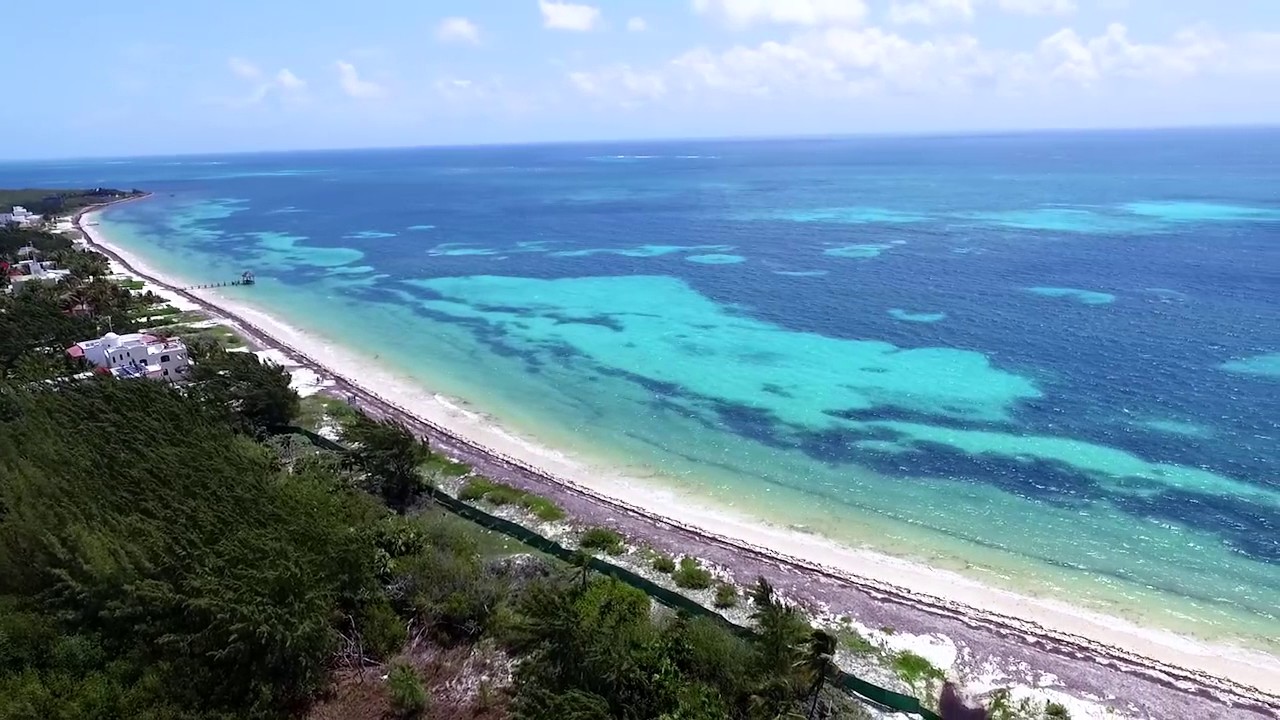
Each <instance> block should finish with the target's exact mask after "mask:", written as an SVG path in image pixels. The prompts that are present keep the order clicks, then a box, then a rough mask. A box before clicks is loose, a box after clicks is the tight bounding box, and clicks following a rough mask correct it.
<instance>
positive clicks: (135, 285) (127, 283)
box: [116, 279, 146, 291]
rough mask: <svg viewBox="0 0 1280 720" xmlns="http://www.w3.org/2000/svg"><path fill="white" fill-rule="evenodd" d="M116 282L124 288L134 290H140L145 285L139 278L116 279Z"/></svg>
mask: <svg viewBox="0 0 1280 720" xmlns="http://www.w3.org/2000/svg"><path fill="white" fill-rule="evenodd" d="M116 284H117V285H119V286H120V287H122V288H124V289H125V290H134V291H137V290H141V289H142V288H143V287H144V286H145V285H146V283H144V282H142V281H141V280H132V279H130V280H125V279H121V280H116Z"/></svg>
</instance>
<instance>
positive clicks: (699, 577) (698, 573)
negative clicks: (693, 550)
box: [671, 555, 711, 590]
mask: <svg viewBox="0 0 1280 720" xmlns="http://www.w3.org/2000/svg"><path fill="white" fill-rule="evenodd" d="M671 577H672V578H673V579H674V580H675V581H676V587H682V588H687V589H689V590H705V589H707V588H709V587H711V573H710V572H709V571H708V570H707V569H706V568H703V567H702V566H701V565H699V564H698V561H697V560H696V559H694V558H691V557H689V556H687V555H686V556H685V557H682V558H680V568H679V569H678V570H676V571H675V574H673V575H672V576H671Z"/></svg>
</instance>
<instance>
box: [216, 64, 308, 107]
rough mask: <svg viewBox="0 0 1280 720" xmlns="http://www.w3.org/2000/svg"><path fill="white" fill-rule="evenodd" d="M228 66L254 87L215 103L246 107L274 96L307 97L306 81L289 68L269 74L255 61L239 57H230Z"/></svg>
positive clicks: (284, 97)
mask: <svg viewBox="0 0 1280 720" xmlns="http://www.w3.org/2000/svg"><path fill="white" fill-rule="evenodd" d="M227 66H228V67H229V68H230V69H231V72H232V74H234V75H235V76H236V77H238V78H240V79H241V80H244V81H245V82H246V83H252V86H253V87H252V89H250V90H249V91H248V92H247V93H246V94H245V95H241V96H239V97H233V98H222V99H217V100H214V101H213V102H215V103H218V104H222V105H227V106H229V107H245V106H247V105H257V104H258V103H261V102H263V101H264V100H266V99H267V98H268V97H272V96H275V97H278V98H281V99H284V100H298V99H302V98H304V97H305V91H306V89H307V83H306V81H304V80H303V79H302V78H300V77H298V76H297V75H295V74H293V71H292V70H290V69H288V68H281V69H280V70H278V71H276V73H275V74H274V75H271V76H267V74H266V73H264V72H263V71H262V69H261V68H259V67H258V66H257V65H255V64H254V63H252V62H250V61H248V60H245V59H244V58H238V57H233V58H230V59H229V60H228V61H227Z"/></svg>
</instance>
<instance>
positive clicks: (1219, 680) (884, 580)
mask: <svg viewBox="0 0 1280 720" xmlns="http://www.w3.org/2000/svg"><path fill="white" fill-rule="evenodd" d="M145 197H149V196H144V197H142V198H131V199H129V200H125V201H122V202H132V201H135V200H140V199H145ZM109 206H110V204H108V205H105V206H96V207H92V208H87V209H85V210H84V211H82V212H80V213H78V214H77V215H76V216H75V217H74V219H73V225H74V227H75V228H76V229H78V230H80V231H81V232H82V234H83V235H84V236H85V238H86V241H87V242H89V243H90V244H91V246H93V247H94V248H95V249H97V250H99V251H102V252H103V253H104V254H106V255H108V256H109V257H112V258H113V259H114V260H116V261H117V262H118V263H120V264H121V265H123V266H124V267H125V268H126V269H127V270H128V271H129V272H130V273H132V274H135V275H137V276H139V277H141V278H143V279H145V280H147V281H149V282H151V283H153V284H155V285H157V286H160V287H163V288H166V289H167V290H169V291H170V292H173V293H176V294H177V295H179V296H181V297H183V298H185V299H186V300H187V301H190V302H191V303H193V304H195V305H198V306H199V307H200V308H201V309H202V310H204V311H205V312H207V313H210V314H211V315H214V316H217V317H225V318H227V319H228V320H230V321H231V322H232V323H233V324H234V325H235V327H236V328H237V329H238V330H240V331H242V332H243V333H244V334H246V335H247V336H248V337H249V338H250V339H251V340H252V341H253V342H255V343H257V344H260V345H261V346H262V347H266V348H278V349H280V350H282V351H284V352H286V353H287V354H289V355H290V356H292V357H293V358H294V359H295V360H296V361H297V362H298V363H299V365H301V366H303V367H306V368H309V369H310V370H312V371H313V372H316V373H318V374H320V375H321V376H323V377H325V378H329V379H332V380H333V381H334V385H333V386H332V387H331V388H330V390H329V391H330V392H332V393H333V394H335V395H337V396H339V397H341V398H343V399H345V400H348V401H352V400H354V401H355V402H354V404H357V405H358V406H360V407H361V408H362V409H365V410H366V411H367V412H370V413H371V414H376V415H382V416H387V417H392V418H395V419H398V420H400V421H402V422H405V423H406V424H407V425H409V426H410V427H411V428H413V429H415V430H416V431H418V432H420V433H422V434H424V435H426V436H428V437H429V438H430V439H431V441H432V445H433V446H434V447H437V448H440V449H442V450H444V451H445V452H446V454H450V455H455V456H457V457H458V458H459V459H463V460H465V461H468V462H471V464H473V465H475V466H476V467H477V469H478V470H480V471H482V472H485V474H489V475H492V476H494V477H495V479H498V480H501V481H504V482H511V483H512V484H516V485H522V486H524V487H526V488H527V489H530V490H534V491H535V492H543V493H545V494H549V495H551V496H553V498H557V499H563V498H569V499H570V500H571V502H567V503H566V504H567V505H571V506H578V507H582V508H585V510H584V511H583V512H584V513H585V514H586V515H587V516H588V517H601V516H602V517H604V518H607V519H610V520H613V521H614V522H615V524H616V523H617V522H618V521H619V520H624V521H625V523H629V524H630V525H631V526H632V527H634V528H636V530H633V531H632V532H633V533H635V534H638V535H639V536H641V537H644V536H645V535H646V529H647V534H649V535H652V534H654V533H657V534H659V535H662V534H664V533H665V534H667V535H669V536H671V538H675V539H676V540H673V541H672V542H670V543H668V544H673V545H674V546H675V548H676V550H677V551H683V552H689V553H691V554H695V555H698V556H699V557H708V556H710V559H716V557H717V556H719V557H725V558H727V560H726V561H725V562H723V563H722V564H724V565H726V566H729V567H731V568H734V569H735V570H737V569H738V568H740V567H742V566H744V565H745V566H751V567H763V568H770V569H771V574H773V575H774V576H780V577H781V578H782V583H781V584H780V588H784V589H786V590H787V591H788V592H791V591H792V590H793V589H795V592H794V594H795V595H797V596H799V597H805V598H808V599H811V600H815V601H816V602H817V603H819V604H826V605H827V606H830V607H832V608H836V605H837V604H842V605H843V606H844V607H841V608H838V609H837V610H838V612H837V613H836V614H841V613H843V612H844V610H845V609H847V608H848V607H849V606H854V607H860V609H859V611H858V612H857V613H855V614H854V616H855V617H856V618H857V619H858V620H859V621H861V622H866V621H865V620H864V617H868V618H869V617H882V616H885V615H894V616H895V617H899V618H906V619H904V620H900V621H899V624H890V625H891V626H894V627H900V628H902V629H904V630H908V631H910V632H917V631H918V630H920V629H924V630H926V631H927V630H929V629H930V628H934V627H940V626H945V627H948V628H960V629H959V630H956V629H951V630H949V631H948V632H946V633H944V632H941V631H940V632H939V633H938V634H941V635H944V636H945V637H949V638H950V637H956V636H957V635H958V636H959V637H958V638H956V639H958V640H960V641H963V642H965V644H966V647H970V648H972V647H975V646H976V647H982V646H984V645H987V646H990V647H993V648H997V649H1002V648H1003V646H1004V645H1006V644H1010V645H1012V644H1015V643H1016V644H1018V645H1021V646H1023V649H1026V650H1027V651H1028V652H1030V651H1034V652H1035V653H1037V654H1039V655H1040V657H1039V658H1038V659H1039V661H1040V662H1041V663H1044V660H1045V658H1049V657H1056V658H1058V659H1059V660H1062V659H1066V661H1067V662H1066V666H1067V667H1068V670H1070V666H1071V665H1072V664H1075V665H1081V664H1082V663H1085V662H1087V663H1090V664H1092V665H1099V666H1103V667H1106V668H1107V670H1108V672H1109V673H1113V674H1122V675H1129V676H1133V677H1135V678H1140V679H1141V680H1142V681H1143V682H1146V683H1152V684H1155V685H1158V686H1160V687H1163V688H1165V689H1166V690H1165V691H1166V692H1168V691H1169V690H1170V689H1174V688H1176V689H1178V690H1181V691H1182V692H1183V693H1186V694H1187V695H1188V696H1189V697H1193V698H1194V697H1199V698H1215V697H1217V698H1219V700H1220V701H1225V702H1227V703H1229V704H1232V705H1236V706H1238V707H1239V706H1244V707H1248V706H1252V708H1253V709H1254V711H1256V710H1262V711H1263V712H1266V711H1267V710H1272V711H1274V710H1275V709H1277V708H1280V659H1277V658H1276V657H1274V656H1272V655H1269V654H1267V653H1263V652H1260V651H1252V650H1245V649H1240V648H1234V647H1231V646H1225V645H1218V644H1212V643H1207V642H1202V641H1199V640H1195V639H1191V638H1187V637H1184V636H1180V635H1177V634H1174V633H1172V632H1166V631H1159V630H1148V629H1144V628H1142V627H1139V626H1137V625H1134V624H1132V623H1129V622H1128V621H1125V620H1121V619H1119V618H1113V617H1110V616H1106V615H1103V614H1100V613H1096V612H1091V611H1088V610H1083V609H1080V608H1075V607H1072V606H1070V605H1069V604H1067V603H1063V602H1059V601H1056V600H1050V599H1044V598H1034V597H1029V596H1024V595H1019V594H1017V593H1014V592H1012V591H1007V590H1003V589H999V588H993V587H990V586H986V585H983V584H982V583H980V582H978V581H977V580H974V579H972V578H969V577H967V576H963V575H960V574H957V573H954V572H951V571H944V570H938V569H935V568H931V567H928V566H926V565H923V564H921V563H916V562H912V561H909V560H904V559H899V558H895V557H891V556H888V555H882V554H880V553H876V552H873V551H871V550H867V549H859V548H852V547H847V546H842V545H839V544H837V543H835V542H832V541H828V540H825V539H823V538H820V537H817V536H813V535H806V534H802V533H799V532H796V531H793V530H788V529H784V528H778V527H774V526H770V525H768V524H767V523H763V522H761V521H758V520H755V519H753V518H749V517H746V516H742V515H734V514H730V513H728V512H722V511H719V510H713V509H710V508H705V507H698V506H696V505H695V504H691V503H681V502H680V499H681V498H680V497H679V495H678V494H677V493H675V492H674V491H672V490H670V489H668V488H662V487H657V486H654V485H648V484H646V483H645V482H644V481H642V480H638V479H635V478H628V477H622V476H618V475H616V474H612V473H603V474H602V473H599V472H598V468H591V467H587V466H585V465H583V464H581V463H578V462H575V461H574V460H572V459H570V458H566V457H564V456H562V455H559V454H558V453H555V452H554V451H550V450H549V449H547V448H541V447H539V446H536V445H534V444H532V443H529V442H525V441H523V440H521V439H520V438H518V437H516V436H515V435H513V434H511V433H508V432H506V431H504V430H502V429H501V428H499V427H494V426H490V425H486V424H485V423H484V420H485V418H483V417H482V416H479V415H477V414H475V413H470V412H468V411H466V410H464V409H462V408H460V407H459V406H458V404H455V403H451V402H449V401H448V400H447V399H444V398H440V397H439V396H436V395H434V394H433V393H431V392H430V391H428V390H426V389H424V388H422V387H420V386H418V385H416V384H415V383H413V382H411V381H407V380H404V379H402V378H399V377H397V376H394V375H392V374H390V373H387V372H384V371H383V370H381V369H380V368H377V367H376V366H374V365H372V364H371V363H370V361H368V360H366V359H364V358H361V357H360V356H359V355H358V354H356V353H354V352H350V351H348V350H346V349H345V348H342V347H340V346H336V345H334V344H330V343H328V342H326V341H325V340H323V339H321V338H318V337H315V336H312V335H309V334H308V333H306V332H304V331H302V330H299V329H297V328H294V327H292V326H289V325H287V324H285V323H282V322H280V321H279V320H277V319H275V318H274V317H272V316H271V315H269V314H267V313H264V312H262V311H259V310H256V309H254V308H252V307H246V306H244V305H242V304H240V303H238V302H237V301H236V300H233V299H229V298H227V297H225V296H223V295H220V294H219V293H218V292H216V291H211V290H181V289H179V287H178V283H174V282H171V281H170V279H169V278H167V277H166V276H165V275H164V274H163V273H158V272H156V271H154V270H153V269H151V268H149V267H148V266H147V265H146V263H145V261H140V260H139V259H138V258H137V257H136V256H134V255H133V254H131V253H130V252H129V251H127V250H122V249H120V248H119V247H118V246H115V245H113V244H111V242H110V239H109V238H107V239H104V238H103V236H102V234H101V233H99V232H97V229H96V228H95V227H94V226H92V225H88V226H86V221H91V220H92V218H93V217H94V216H95V215H96V214H97V213H99V212H101V211H102V210H103V209H105V208H106V207H109ZM353 376H355V377H359V378H360V380H359V381H357V382H353V381H351V380H349V379H348V378H350V377H353ZM388 395H393V396H395V397H397V398H399V402H392V401H390V400H387V399H386V397H385V396H388ZM584 477H587V478H591V481H590V483H589V484H588V483H587V482H584V481H583V480H582V478H584ZM571 514H574V515H579V514H583V513H577V512H572V511H571ZM621 529H623V530H624V531H625V530H627V529H628V528H625V527H624V528H621ZM669 539H670V538H669ZM801 558H807V559H801ZM752 572H754V570H753V571H752ZM736 574H737V573H735V575H736ZM744 574H745V573H744ZM737 579H738V580H740V581H741V580H742V578H737ZM815 579H817V580H821V581H822V583H821V584H822V585H823V586H828V585H829V586H834V587H830V588H828V587H824V588H820V590H822V592H819V589H815V588H805V586H806V585H810V584H815V583H812V581H813V580H815ZM775 584H778V583H775ZM806 590H807V592H806ZM841 593H845V594H847V595H849V597H840V594H841ZM815 595H817V596H818V597H816V598H815ZM854 595H857V596H859V597H858V598H857V601H854V599H852V598H853V596H854ZM833 598H835V601H834V602H833V601H832V599H833ZM877 605H883V606H885V607H874V606H877ZM979 608H981V609H979ZM890 610H893V612H890ZM964 628H968V630H967V631H965V630H964ZM979 635H981V636H982V637H978V636H979ZM1014 649H1017V648H1014V647H1010V648H1009V649H1008V650H1007V651H1005V652H1004V654H1005V655H1008V654H1010V652H1012V651H1013V650H1014ZM1157 657H1159V658H1167V660H1165V661H1155V660H1152V659H1151V658H1157ZM1027 662H1028V663H1030V662H1032V660H1031V659H1028V660H1027ZM1047 664H1049V665H1053V663H1047ZM1039 666H1040V665H1036V664H1033V665H1032V667H1039ZM1058 674H1059V675H1063V673H1058ZM1076 674H1078V673H1071V672H1067V674H1066V675H1065V677H1068V678H1071V679H1074V678H1073V677H1071V676H1072V675H1076ZM1109 687H1111V688H1114V687H1115V686H1114V684H1112V685H1110V686H1109ZM1072 689H1073V690H1074V689H1076V686H1075V685H1072ZM1096 690H1097V691H1098V692H1097V694H1099V695H1103V696H1106V695H1108V694H1109V695H1111V696H1113V697H1114V696H1115V695H1119V693H1118V692H1115V691H1114V689H1106V688H1105V687H1098V688H1096ZM1135 691H1136V690H1135ZM1136 692H1139V693H1140V694H1141V692H1140V691H1136ZM1120 697H1121V698H1123V699H1127V698H1124V696H1123V695H1121V696H1120ZM1156 704H1159V703H1156ZM1240 709H1243V708H1240ZM1267 714H1271V713H1267ZM1188 716H1190V715H1188ZM1213 716H1219V717H1225V716H1222V715H1204V717H1213ZM1256 716H1257V715H1256V714H1250V715H1246V717H1256Z"/></svg>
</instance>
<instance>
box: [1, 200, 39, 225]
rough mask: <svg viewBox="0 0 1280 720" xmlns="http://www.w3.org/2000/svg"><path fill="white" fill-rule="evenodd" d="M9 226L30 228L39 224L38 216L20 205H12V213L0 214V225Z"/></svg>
mask: <svg viewBox="0 0 1280 720" xmlns="http://www.w3.org/2000/svg"><path fill="white" fill-rule="evenodd" d="M10 224H12V225H21V226H23V227H31V226H32V225H38V224H40V216H39V215H36V214H35V213H33V212H31V211H29V210H27V209H26V208H24V207H22V206H21V205H14V206H13V212H7V213H0V225H10Z"/></svg>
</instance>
